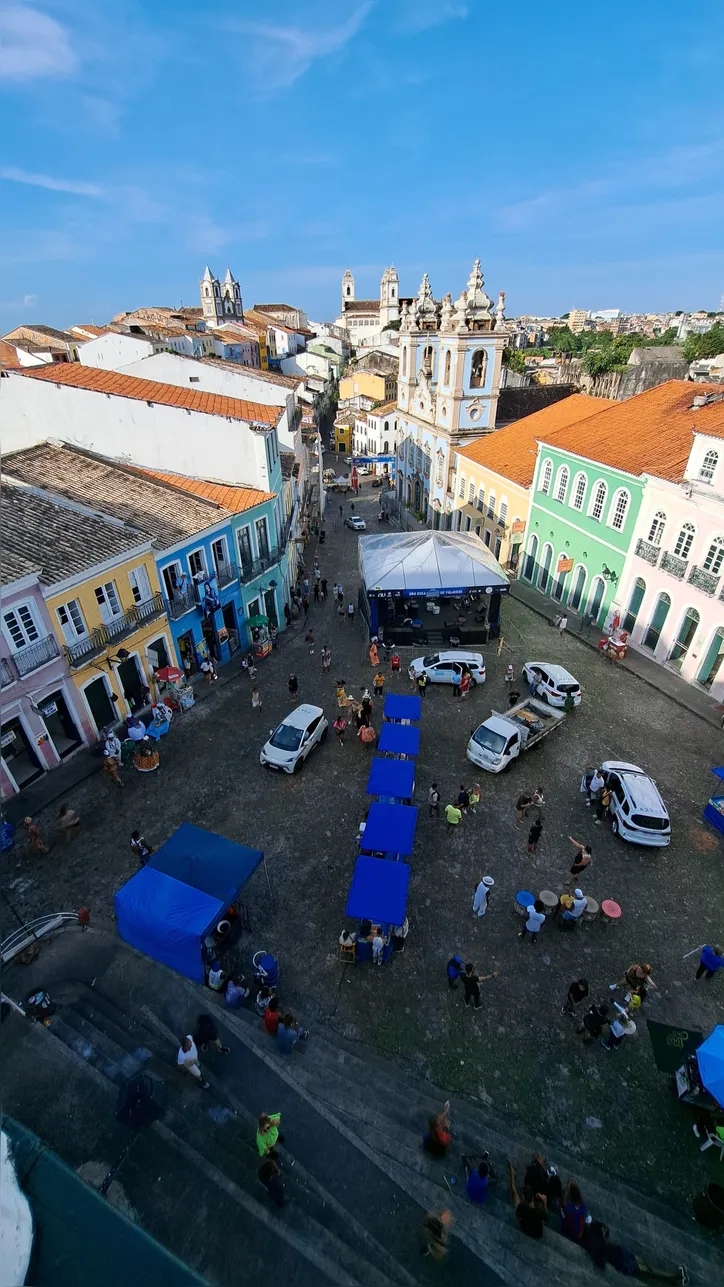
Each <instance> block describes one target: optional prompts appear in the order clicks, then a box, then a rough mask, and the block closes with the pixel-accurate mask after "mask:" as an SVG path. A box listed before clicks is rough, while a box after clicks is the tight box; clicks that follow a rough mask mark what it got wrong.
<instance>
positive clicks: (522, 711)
mask: <svg viewBox="0 0 724 1287" xmlns="http://www.w3.org/2000/svg"><path fill="white" fill-rule="evenodd" d="M564 719H565V711H558V710H552V709H551V707H550V706H547V705H545V704H544V703H543V702H539V701H537V700H536V698H535V697H528V698H527V699H526V700H525V701H524V702H519V703H518V705H517V706H512V707H511V709H510V710H509V711H506V712H505V714H504V715H503V714H501V713H500V712H499V711H493V712H492V713H491V716H490V719H486V721H485V723H484V724H481V725H480V727H479V728H476V730H475V732H474V733H473V735H472V737H471V738H470V741H469V742H468V752H467V754H468V759H469V760H472V762H473V764H477V765H478V767H479V768H481V769H485V770H486V771H487V772H488V773H502V772H503V770H504V769H507V767H508V765H509V764H510V763H511V762H512V761H513V760H515V759H517V758H518V756H519V755H521V754H522V752H523V751H529V750H530V749H531V747H532V746H537V745H538V743H539V742H540V741H542V739H543V738H544V737H545V736H546V735H547V734H548V733H551V732H552V731H553V729H554V728H558V727H559V726H560V725H561V724H562V723H563V720H564Z"/></svg>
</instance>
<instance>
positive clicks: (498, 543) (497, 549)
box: [493, 536, 503, 559]
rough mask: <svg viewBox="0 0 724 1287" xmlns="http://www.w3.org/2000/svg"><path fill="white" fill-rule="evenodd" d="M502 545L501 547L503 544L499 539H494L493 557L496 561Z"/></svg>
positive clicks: (497, 537)
mask: <svg viewBox="0 0 724 1287" xmlns="http://www.w3.org/2000/svg"><path fill="white" fill-rule="evenodd" d="M502 545H503V542H502V540H501V538H500V537H499V536H496V538H495V549H494V550H493V553H494V555H495V557H496V559H499V558H500V551H501V548H502Z"/></svg>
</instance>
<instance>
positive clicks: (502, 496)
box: [450, 393, 611, 572]
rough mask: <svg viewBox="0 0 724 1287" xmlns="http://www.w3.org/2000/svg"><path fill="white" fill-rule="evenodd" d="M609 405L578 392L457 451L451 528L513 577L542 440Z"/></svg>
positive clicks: (548, 438)
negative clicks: (470, 537) (468, 535)
mask: <svg viewBox="0 0 724 1287" xmlns="http://www.w3.org/2000/svg"><path fill="white" fill-rule="evenodd" d="M610 405H611V403H610V402H609V401H607V400H606V399H604V398H588V397H586V396H585V394H582V393H574V394H572V395H571V396H570V397H567V398H563V399H562V401H560V402H554V403H553V404H552V405H551V406H550V407H545V408H544V409H543V410H542V411H536V412H535V413H534V414H533V415H532V416H525V417H524V418H523V419H522V420H515V421H513V423H512V424H509V425H506V426H505V427H504V428H503V429H494V430H493V432H492V433H489V434H486V435H485V436H484V437H482V438H478V439H477V441H476V442H473V443H470V445H469V446H467V447H458V448H457V450H456V452H455V475H454V493H455V499H454V501H453V507H454V508H453V512H452V514H451V515H450V519H451V523H452V528H453V529H454V530H455V531H457V532H471V531H472V532H475V533H476V534H477V535H478V536H480V537H482V539H483V540H484V541H485V544H486V545H487V546H488V548H489V549H491V550H492V551H493V553H494V555H495V557H496V559H498V561H499V562H500V563H502V564H503V566H504V567H506V568H508V569H509V570H510V571H511V572H515V570H516V569H517V566H518V562H519V553H520V547H521V543H522V541H523V533H524V531H525V525H526V522H527V519H528V509H529V505H530V487H531V483H532V482H533V473H534V471H535V463H536V456H537V451H538V441H539V440H540V439H545V441H546V442H551V443H554V442H555V436H556V433H557V432H560V431H561V430H562V429H567V428H568V427H569V425H572V424H575V423H577V422H578V421H579V420H587V419H588V417H589V416H593V415H595V414H596V413H597V412H598V411H602V410H604V408H605V407H608V406H610Z"/></svg>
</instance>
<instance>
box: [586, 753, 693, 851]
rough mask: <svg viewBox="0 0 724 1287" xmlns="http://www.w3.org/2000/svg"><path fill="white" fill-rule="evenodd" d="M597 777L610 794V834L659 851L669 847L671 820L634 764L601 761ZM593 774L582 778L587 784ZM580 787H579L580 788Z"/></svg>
mask: <svg viewBox="0 0 724 1287" xmlns="http://www.w3.org/2000/svg"><path fill="white" fill-rule="evenodd" d="M600 772H601V776H602V777H603V780H604V782H605V783H606V786H607V787H608V788H609V790H610V791H611V803H610V805H609V806H608V812H609V815H610V818H611V830H612V832H613V834H614V835H615V836H620V837H621V839H622V840H629V841H631V843H632V844H635V845H646V846H647V847H648V848H657V849H663V848H665V846H666V845H668V844H670V843H671V819H670V818H669V813H668V810H667V808H666V805H665V804H664V802H663V800H662V798H661V794H660V792H659V788H658V787H657V785H656V783H655V782H654V779H653V778H650V777H649V775H648V773H644V771H643V769H640V768H639V766H638V764H626V763H625V762H623V761H621V760H604V762H603V764H602V765H601V770H600ZM592 774H593V770H592V769H591V770H588V771H587V772H586V774H585V775H584V782H586V781H590V778H591V776H592ZM583 785H584V783H581V786H582V787H583Z"/></svg>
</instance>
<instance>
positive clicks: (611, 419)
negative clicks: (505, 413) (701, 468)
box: [510, 380, 724, 482]
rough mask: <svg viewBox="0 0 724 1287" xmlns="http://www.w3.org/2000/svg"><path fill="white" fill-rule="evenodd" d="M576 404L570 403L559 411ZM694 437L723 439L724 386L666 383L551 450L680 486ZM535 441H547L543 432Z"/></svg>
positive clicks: (580, 427) (576, 429) (572, 432)
mask: <svg viewBox="0 0 724 1287" xmlns="http://www.w3.org/2000/svg"><path fill="white" fill-rule="evenodd" d="M707 396H709V397H711V398H712V399H713V400H712V401H711V402H709V403H708V404H707V405H705V406H700V407H695V406H694V400H695V399H696V398H706V397H707ZM572 400H573V399H572V398H566V399H565V401H564V402H562V403H558V406H559V407H565V406H566V404H567V403H568V402H571V401H572ZM542 414H544V413H543V412H541V415H542ZM531 419H533V417H531ZM521 423H522V422H521V421H518V424H521ZM514 427H515V426H514V425H511V426H510V428H511V429H512V428H514ZM695 431H696V432H698V433H703V434H711V435H712V436H713V437H715V438H724V390H723V389H722V387H721V385H720V384H695V383H692V382H691V381H690V380H667V382H666V383H665V384H659V385H657V387H656V388H655V389H647V390H646V392H645V393H639V394H637V396H636V397H635V398H628V399H627V400H626V402H616V403H614V405H613V407H611V408H610V409H609V410H607V411H604V412H602V413H601V414H600V415H598V416H596V417H595V422H594V421H591V420H589V421H588V422H586V421H582V422H581V423H580V424H572V425H571V426H570V427H569V428H567V429H565V430H563V431H562V432H561V433H559V434H557V435H556V438H555V442H554V443H553V444H552V445H554V446H556V447H558V448H561V447H562V448H564V449H565V450H566V451H572V452H575V453H576V454H577V455H580V456H588V457H589V458H590V459H593V460H597V461H599V462H600V464H602V465H610V466H612V467H613V468H614V469H622V470H624V472H625V473H628V474H633V475H635V476H637V477H638V475H639V474H653V475H654V476H655V477H656V478H666V479H668V480H669V481H671V482H681V481H682V479H683V477H684V470H685V469H686V465H687V461H688V459H689V453H690V451H691V447H692V443H693V437H692V435H693V434H694V432H695ZM537 437H538V438H540V439H542V440H543V441H546V442H547V441H548V437H547V435H546V433H545V432H544V433H539V434H538V435H537Z"/></svg>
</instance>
